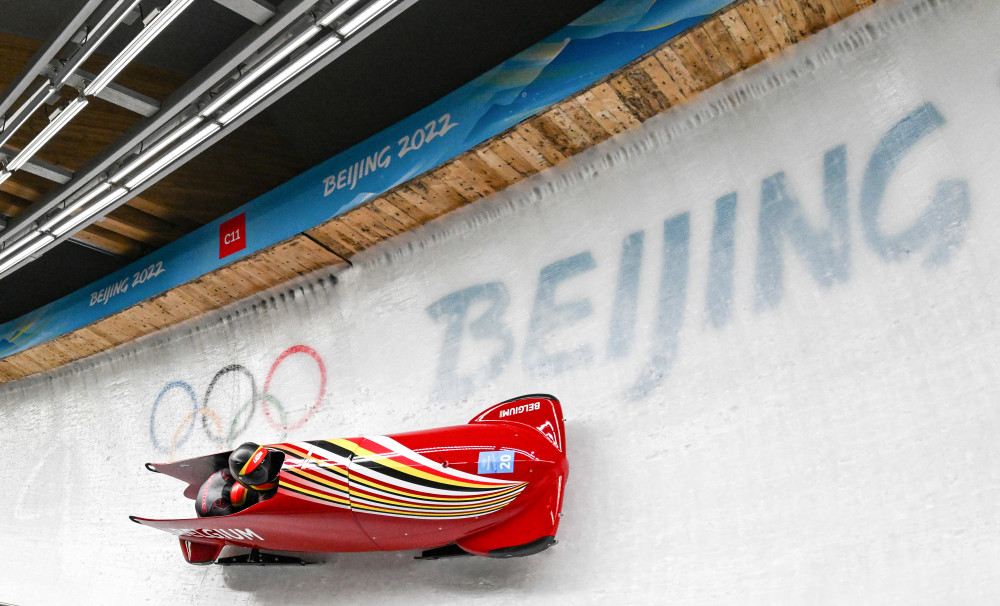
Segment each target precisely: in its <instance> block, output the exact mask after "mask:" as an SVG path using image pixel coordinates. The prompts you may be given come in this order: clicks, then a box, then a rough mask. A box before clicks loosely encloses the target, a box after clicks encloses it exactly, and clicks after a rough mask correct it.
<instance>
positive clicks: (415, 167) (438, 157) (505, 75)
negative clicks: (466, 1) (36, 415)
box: [0, 0, 729, 357]
mask: <svg viewBox="0 0 1000 606" xmlns="http://www.w3.org/2000/svg"><path fill="white" fill-rule="evenodd" d="M728 3H729V0H652V1H651V0H607V1H606V2H604V3H602V4H600V5H598V6H597V7H596V8H594V9H593V10H591V11H589V12H588V13H586V14H585V15H583V16H582V17H580V18H579V19H577V20H576V21H573V22H572V23H570V24H569V25H567V26H566V27H564V28H562V29H560V30H559V31H558V32H556V33H554V34H552V35H551V36H549V37H548V38H546V39H545V40H543V41H541V42H539V43H538V44H536V45H534V46H532V47H531V48H529V49H527V50H525V51H523V52H521V53H519V54H518V55H516V56H514V57H513V58H511V59H509V60H507V61H505V62H504V63H502V64H500V65H499V66H497V67H496V68H494V69H492V70H490V71H488V72H486V73H485V74H483V75H482V76H480V77H478V78H476V79H475V80H473V81H472V82H469V83H468V84H466V85H465V86H463V87H461V88H459V89H458V90H456V91H454V92H452V93H451V94H449V95H447V96H445V97H443V98H441V99H440V100H438V101H437V102H435V103H433V104H432V105H430V106H428V107H426V108H424V109H423V110H421V111H419V112H417V113H415V114H413V115H412V116H410V117H409V118H407V119H405V120H402V121H400V122H398V123H396V124H395V125H393V126H391V127H389V128H387V129H385V130H383V131H382V132H380V133H379V134H377V135H375V136H373V137H371V138H369V139H368V140H366V141H364V142H362V143H359V144H358V145H355V146H354V147H352V148H350V149H348V150H346V151H344V152H341V153H340V154H337V155H336V156H334V157H333V158H330V159H329V160H327V161H326V162H323V163H321V164H319V165H317V166H315V167H313V168H312V169H310V170H308V171H306V172H305V173H302V174H301V175H299V176H297V177H295V178H294V179H291V180H290V181H288V182H287V183H285V184H283V185H281V186H279V187H277V188H275V189H273V190H271V191H270V192H268V193H266V194H264V195H262V196H260V197H258V198H256V199H255V200H252V201H251V202H249V203H247V204H245V205H244V206H242V207H241V208H239V209H237V210H236V211H233V212H232V213H229V214H228V215H225V216H223V217H221V218H220V219H218V220H216V221H213V222H212V223H209V224H206V225H204V226H202V227H201V228H199V229H198V230H196V231H194V232H192V233H190V234H188V235H187V236H185V237H183V238H181V239H179V240H176V241H174V242H172V243H170V244H168V245H166V246H164V247H162V248H160V249H159V250H157V251H156V252H154V253H152V254H150V255H148V256H146V257H144V258H143V259H140V260H139V261H136V262H135V263H132V264H131V265H129V266H128V267H126V268H124V269H122V270H120V271H118V272H115V273H113V274H111V275H109V276H108V277H107V278H105V279H103V280H101V281H99V282H96V283H94V284H92V285H90V286H88V287H86V288H83V289H80V290H78V291H76V292H74V293H72V294H70V295H67V296H66V297H63V298H62V299H59V300H58V301H55V302H53V303H50V304H48V305H46V306H44V307H41V308H39V309H37V310H35V311H33V312H31V313H29V314H26V315H24V316H22V317H20V318H18V319H16V320H12V321H10V322H7V323H5V324H3V325H0V356H2V357H6V356H9V355H11V354H14V353H17V352H20V351H24V350H25V349H28V348H30V347H34V346H36V345H38V344H40V343H44V342H45V341H48V340H50V339H53V338H55V337H57V336H59V335H62V334H65V333H68V332H71V331H73V330H77V329H79V328H82V327H84V326H87V325H89V324H92V323H94V322H96V321H98V320H100V319H102V318H105V317H107V316H109V315H111V314H114V313H117V312H119V311H122V310H124V309H126V308H128V307H131V306H132V305H135V304H137V303H140V302H142V301H144V300H146V299H148V298H150V297H153V296H155V295H158V294H160V293H162V292H164V291H166V290H169V289H171V288H174V287H176V286H179V285H181V284H184V283H185V282H189V281H191V280H193V279H195V278H198V277H199V276H202V275H205V274H207V273H209V272H211V271H213V270H215V269H217V268H219V267H222V266H224V265H228V264H229V263H232V262H233V261H236V260H237V259H240V258H242V257H245V256H247V255H250V254H253V253H255V252H257V251H259V250H262V249H264V248H267V247H268V246H271V245H273V244H276V243H278V242H282V241H284V240H287V239H289V238H292V237H294V236H296V235H297V234H299V233H302V232H304V231H306V230H308V229H311V228H313V227H315V226H317V225H319V224H321V223H323V222H325V221H328V220H329V219H331V218H333V217H335V216H337V215H339V214H341V213H344V212H345V211H347V210H350V209H351V208H354V207H355V206H358V205H360V204H362V203H363V202H365V201H367V200H370V199H372V198H374V197H376V196H378V195H380V194H382V193H383V192H385V191H387V190H389V189H391V188H393V187H395V186H396V185H399V184H400V183H404V182H406V181H407V180H409V179H411V178H413V177H415V176H417V175H420V174H422V173H424V172H426V171H428V170H430V169H432V168H434V167H435V166H438V165H440V164H441V163H443V162H446V161H448V160H450V159H452V158H454V157H455V156H458V155H459V154H461V153H463V152H465V151H466V150H468V149H470V148H471V147H473V146H475V145H478V144H479V143H482V142H483V141H485V140H487V139H489V138H490V137H492V136H494V135H497V134H499V133H501V132H503V131H504V130H506V129H508V128H510V127H511V126H514V125H516V124H517V123H519V122H521V121H522V120H525V119H526V118H529V117H531V116H534V115H535V114H537V113H539V112H541V111H542V110H544V109H545V108H547V107H548V106H550V105H552V104H554V103H557V102H559V101H561V100H563V99H565V98H566V97H568V96H570V95H572V94H574V93H576V92H578V91H580V90H582V89H584V88H586V87H587V86H589V85H591V84H593V83H594V82H596V81H598V80H600V79H601V78H603V77H605V76H607V75H608V74H610V73H611V72H613V71H615V70H616V69H619V68H621V67H623V66H625V65H627V64H628V63H629V62H631V61H633V60H635V59H636V58H638V57H640V56H641V55H643V54H644V53H646V52H647V51H649V50H651V49H653V48H655V47H657V46H659V45H661V44H663V43H664V42H666V41H667V40H669V39H670V38H672V37H673V36H675V35H677V34H678V33H680V32H682V31H683V30H685V29H687V28H689V27H691V26H693V25H696V24H697V23H699V22H700V21H702V20H703V19H704V18H705V17H707V16H708V15H710V14H711V13H713V12H715V11H717V10H719V9H720V8H722V7H723V6H725V5H727V4H728Z"/></svg>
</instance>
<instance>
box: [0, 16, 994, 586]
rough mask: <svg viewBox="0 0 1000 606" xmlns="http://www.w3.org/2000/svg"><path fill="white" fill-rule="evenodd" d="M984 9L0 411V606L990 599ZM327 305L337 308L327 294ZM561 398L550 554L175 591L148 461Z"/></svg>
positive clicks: (745, 101) (163, 506) (869, 27)
mask: <svg viewBox="0 0 1000 606" xmlns="http://www.w3.org/2000/svg"><path fill="white" fill-rule="evenodd" d="M996 31H1000V5H997V4H996V3H994V2H990V1H988V0H978V1H975V0H951V1H943V0H942V1H934V2H931V1H920V2H918V1H911V0H905V1H898V2H888V1H887V2H883V3H879V4H878V5H876V6H874V7H872V8H870V9H866V10H865V11H863V12H862V13H860V14H859V15H857V16H855V17H854V18H851V19H848V20H847V21H846V22H844V23H842V24H840V25H838V26H836V27H834V28H832V29H831V30H829V31H827V32H824V33H821V34H820V35H818V36H816V37H815V39H813V40H811V41H807V42H806V43H804V44H802V45H800V47H797V48H796V49H794V52H792V53H789V54H788V55H786V56H785V57H784V58H782V59H781V60H780V61H776V62H769V63H765V64H762V65H759V66H758V67H756V68H754V69H752V70H750V71H749V72H747V73H746V74H744V75H742V76H740V77H737V78H734V79H733V80H732V81H730V82H728V83H726V84H725V85H723V86H720V87H717V88H716V89H713V90H712V91H709V93H707V94H704V95H702V96H701V97H700V98H699V100H698V102H697V103H695V104H693V105H691V106H690V107H689V108H685V109H683V110H681V111H671V112H668V113H667V114H665V115H663V116H661V117H659V118H657V119H654V120H651V121H650V122H648V123H647V124H646V125H645V127H644V128H643V129H642V130H641V131H639V132H637V133H635V134H632V135H629V136H624V137H619V138H616V139H615V140H612V141H610V142H608V143H606V144H603V145H601V146H599V147H597V148H595V149H593V150H592V151H591V152H588V153H586V154H583V155H582V156H579V157H577V158H575V159H574V160H573V161H572V162H571V163H569V164H568V165H567V166H565V167H563V168H559V169H556V170H552V171H549V172H548V173H546V174H543V175H540V176H538V177H536V178H533V179H530V180H528V181H527V182H525V183H523V184H522V185H521V186H519V187H516V188H514V189H512V190H510V191H507V192H505V193H503V194H501V195H499V196H497V197H496V199H495V200H490V201H486V202H483V203H480V204H477V205H474V206H473V207H471V208H469V209H467V211H468V212H461V213H456V214H455V215H454V216H450V217H447V218H446V219H445V220H444V221H440V222H438V223H436V224H433V225H431V226H428V227H427V228H425V229H422V230H420V231H418V232H415V233H413V234H411V236H410V237H409V238H408V239H407V240H405V241H401V242H394V243H393V244H392V245H391V246H388V247H385V248H381V249H378V250H376V251H375V252H374V253H373V254H370V255H368V256H367V257H366V258H364V259H360V260H357V261H358V262H357V263H356V264H355V266H354V267H353V268H352V269H350V270H348V271H347V272H345V273H343V274H341V275H340V276H339V277H338V279H337V280H336V281H335V280H333V279H331V277H330V276H317V277H316V278H315V279H314V280H312V281H310V282H308V283H304V284H303V285H301V286H300V287H298V288H296V289H295V290H294V291H293V292H291V293H284V294H277V295H276V296H275V297H274V298H273V299H266V300H261V301H257V302H255V303H253V304H247V305H243V306H240V307H238V308H235V309H232V310H228V312H227V313H226V314H223V317H218V318H210V319H205V320H204V321H202V322H200V323H199V324H197V325H193V326H187V327H183V328H181V329H178V330H176V331H174V332H172V333H170V334H167V335H163V336H158V337H155V338H149V339H145V340H142V341H140V342H138V343H136V344H135V345H134V346H130V347H127V348H123V349H121V350H119V351H116V352H111V353H109V354H106V355H102V356H98V357H96V358H94V359H92V360H89V361H85V362H84V363H81V364H76V365H74V366H72V367H69V368H67V369H64V370H62V371H59V372H55V373H51V374H49V375H45V376H42V377H38V378H33V379H30V380H25V381H22V382H19V383H16V384H8V385H5V386H3V387H0V444H2V448H0V453H2V454H0V465H2V468H3V476H2V477H3V478H4V480H5V484H6V486H5V500H4V502H5V504H4V505H3V506H2V507H0V541H2V545H3V549H2V550H0V601H6V602H12V603H16V604H62V603H67V602H68V601H70V600H73V601H74V602H75V603H86V604H114V603H122V604H136V603H194V604H221V603H224V604H291V603H295V604H329V603H360V602H364V603H376V604H431V603H466V604H552V603H557V604H558V603H571V602H572V603H595V604H596V603H606V602H607V601H608V600H615V601H616V602H618V603H625V604H639V603H643V604H646V603H663V604H733V603H740V604H773V603H780V604H860V603H871V604H907V605H911V604H990V603H993V601H994V600H995V598H996V596H997V595H1000V575H998V574H997V573H996V571H997V562H998V561H1000V536H998V528H1000V508H998V506H997V505H998V502H1000V441H998V440H997V439H996V436H997V433H998V430H1000V410H998V408H997V398H996V395H995V394H996V388H995V384H996V383H997V376H998V372H997V366H996V362H995V361H994V360H995V357H996V353H997V351H998V331H997V322H998V314H997V312H996V311H995V302H996V301H998V300H1000V278H998V277H997V272H996V269H995V268H996V266H997V263H998V262H1000V240H998V238H997V227H996V226H997V225H1000V206H998V203H997V200H996V193H995V189H996V187H997V186H998V184H1000V154H998V153H997V151H996V150H997V149H998V148H1000V60H998V59H1000V51H998V50H997V46H996V44H995V32H996ZM334 282H336V283H334ZM532 392H551V393H553V394H556V395H557V396H558V397H559V398H560V399H561V400H562V401H563V405H564V408H565V411H566V413H567V417H568V420H567V434H568V435H567V441H568V446H569V457H570V465H571V475H570V478H569V484H568V487H567V493H566V504H565V514H566V516H565V518H564V520H563V523H562V526H561V528H560V535H559V540H560V543H559V544H558V545H557V546H555V547H554V548H552V549H550V550H548V551H546V552H544V553H541V554H539V555H536V556H533V557H530V558H524V559H518V560H503V561H499V560H485V559H465V560H451V561H449V560H441V561H435V562H418V561H414V560H413V559H412V556H413V555H414V553H412V552H407V553H389V554H354V555H352V554H343V555H329V556H326V557H325V558H324V559H325V561H324V562H323V563H321V564H318V565H315V566H310V567H302V568H299V567H295V568H281V567H269V568H258V567H249V568H241V569H232V568H222V567H202V568H199V567H193V566H189V565H187V564H185V563H184V562H183V561H182V559H181V557H180V553H179V548H178V546H177V541H176V539H175V538H173V537H170V536H168V535H166V534H162V533H158V532H156V531H154V530H151V529H149V528H143V527H140V526H137V525H135V524H132V523H130V522H129V521H128V518H127V515H128V514H146V515H151V516H164V517H165V516H175V515H176V516H187V515H190V514H191V513H193V506H192V504H191V502H190V501H187V500H185V499H183V498H182V497H181V495H180V489H181V488H182V486H181V484H180V483H178V482H176V481H174V480H171V479H170V478H166V477H162V476H157V475H155V474H150V473H149V472H147V471H145V469H144V468H143V466H142V464H143V463H144V462H146V461H162V460H170V459H174V458H181V457H187V456H193V455H197V454H202V453H206V452H212V451H216V450H223V449H227V448H229V447H232V446H234V445H237V444H239V443H241V442H242V441H244V440H255V441H259V442H270V441H276V440H280V439H285V438H297V439H312V438H325V437H337V436H343V435H356V434H361V433H377V432H386V433H388V432H394V431H405V430H409V429H418V428H425V427H433V426H438V425H447V424H454V423H461V422H464V421H466V420H467V419H469V418H471V417H472V416H473V415H474V414H475V413H477V412H478V411H480V410H481V409H482V408H485V407H486V406H487V405H489V404H491V403H493V402H495V401H499V400H501V399H507V398H510V397H513V396H515V395H519V394H522V393H532Z"/></svg>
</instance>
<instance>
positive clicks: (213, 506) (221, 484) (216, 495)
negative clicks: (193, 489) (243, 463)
mask: <svg viewBox="0 0 1000 606" xmlns="http://www.w3.org/2000/svg"><path fill="white" fill-rule="evenodd" d="M258 498H259V497H258V495H257V494H256V493H252V492H250V491H249V490H247V487H246V486H244V485H242V484H240V483H239V482H237V481H236V480H235V479H233V475H232V474H231V473H230V472H229V470H228V469H220V470H219V471H217V472H215V473H213V474H212V475H210V476H208V479H207V480H205V483H204V484H202V485H201V489H200V490H199V491H198V498H197V499H195V502H194V508H195V511H196V512H197V513H198V517H199V518H204V517H208V516H225V515H229V514H231V513H236V512H237V511H242V510H243V509H246V508H247V507H249V506H251V505H253V504H254V503H256V502H257V501H258Z"/></svg>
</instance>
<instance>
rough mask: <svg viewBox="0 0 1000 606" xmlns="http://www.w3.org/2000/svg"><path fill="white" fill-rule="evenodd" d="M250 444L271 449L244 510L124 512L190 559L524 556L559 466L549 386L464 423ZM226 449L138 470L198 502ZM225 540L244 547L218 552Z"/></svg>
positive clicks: (535, 542)
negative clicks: (181, 485) (177, 483)
mask: <svg viewBox="0 0 1000 606" xmlns="http://www.w3.org/2000/svg"><path fill="white" fill-rule="evenodd" d="M260 448H261V450H262V451H263V450H266V451H267V452H268V453H270V454H271V455H272V456H275V457H277V459H278V466H277V467H275V470H276V471H275V473H276V474H277V480H276V482H274V483H271V484H268V485H267V486H268V487H271V486H273V488H272V489H271V491H270V493H262V494H265V496H262V497H258V498H260V500H259V501H258V502H256V503H253V504H252V505H250V506H249V507H247V508H245V509H242V510H239V511H237V512H236V513H231V514H228V515H210V514H207V517H196V518H190V519H176V520H153V519H147V518H139V517H135V516H132V517H131V519H132V520H133V521H134V522H137V523H139V524H144V525H146V526H152V527H154V528H159V529H160V530H164V531H167V532H169V533H172V534H175V535H177V536H179V537H180V544H181V551H182V553H183V554H184V558H185V559H186V560H187V561H188V562H190V563H192V564H209V563H212V562H215V561H216V560H217V559H218V562H219V563H267V562H284V561H298V560H294V559H293V558H289V557H287V556H281V555H279V554H273V553H271V552H282V551H285V552H288V551H291V552H355V551H392V550H409V549H420V550H424V551H423V554H422V557H424V558H428V559H433V558H438V557H449V556H456V555H478V556H487V557H515V556H525V555H531V554H534V553H538V552H540V551H542V550H544V549H546V548H548V547H549V546H550V545H552V544H554V543H555V535H556V530H557V528H558V527H559V518H560V516H561V515H562V514H561V510H562V499H563V490H564V488H565V486H566V477H567V474H568V473H569V464H568V463H567V461H566V443H565V432H564V426H563V417H562V408H561V406H560V404H559V401H558V400H556V399H555V398H554V397H552V396H550V395H530V396H523V397H520V398H515V399H513V400H508V401H506V402H502V403H500V404H497V405H495V406H492V407H491V408H489V409H487V410H485V411H484V412H482V413H481V414H480V415H478V416H477V417H476V418H474V419H473V420H472V421H470V422H469V423H468V424H467V425H459V426H454V427H444V428H440V429H428V430H424V431H415V432H410V433H402V434H396V435H390V436H374V437H359V438H340V439H333V440H315V441H303V442H288V443H281V444H267V445H265V446H263V447H260ZM230 454H231V453H230V452H223V453H218V454H214V455H208V456H204V457H198V458H194V459H188V460H184V461H177V462H174V463H168V464H155V465H154V464H147V468H149V469H150V470H152V471H156V472H159V473H164V474H167V475H170V476H173V477H175V478H178V479H180V480H183V481H185V482H187V484H188V487H187V489H186V490H185V491H184V496H186V497H188V498H190V499H196V498H200V499H204V495H199V491H205V490H207V488H205V486H206V485H207V484H208V482H207V481H206V478H209V477H210V476H213V474H216V475H218V474H219V473H220V472H221V473H226V472H225V471H224V470H225V469H227V466H229V467H231V462H230ZM255 458H256V457H255ZM241 464H242V463H241ZM252 464H253V463H250V462H248V463H247V465H252ZM243 469H244V470H245V469H246V467H245V466H244V467H243ZM235 473H236V472H234V474H235ZM227 477H228V476H227ZM233 486H234V490H233V496H234V499H235V495H236V489H239V490H240V491H246V487H245V486H242V485H236V484H233ZM257 490H260V488H259V487H258V488H257ZM201 505H203V503H202V504H201ZM201 505H196V508H197V511H198V512H199V515H202V513H201V512H202V509H201V508H200V507H201ZM226 545H231V546H236V547H243V548H248V549H250V550H251V551H250V555H243V556H235V557H232V558H221V559H219V554H220V552H221V551H222V549H223V548H224V547H225V546H226ZM265 552H266V553H265Z"/></svg>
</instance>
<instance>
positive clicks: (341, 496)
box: [272, 436, 527, 519]
mask: <svg viewBox="0 0 1000 606" xmlns="http://www.w3.org/2000/svg"><path fill="white" fill-rule="evenodd" d="M272 447H276V448H279V449H280V450H282V451H283V452H285V454H286V456H285V464H284V466H283V467H282V470H281V476H280V488H279V489H280V490H282V491H285V493H286V494H288V495H289V496H294V497H297V498H301V499H305V500H308V501H312V502H314V503H321V504H324V505H329V506H332V507H342V508H350V509H352V510H354V511H359V512H365V513H370V514H374V515H385V516H394V517H406V518H433V519H455V518H468V517H474V516H481V515H485V514H489V513H493V512H495V511H499V510H500V509H503V508H504V507H506V506H507V505H508V504H509V503H510V502H511V501H513V500H514V499H515V498H517V496H518V495H519V494H520V493H521V491H523V490H524V488H525V487H526V486H527V482H518V481H510V480H500V479H496V478H489V477H484V476H479V475H474V474H470V473H465V472H462V471H458V470H455V469H451V468H446V467H443V466H442V465H440V464H439V463H437V462H436V461H432V460H430V459H427V458H425V457H424V456H422V455H420V454H418V453H416V452H414V451H412V450H410V449H408V448H406V447H405V446H403V445H402V444H400V443H399V442H396V441H395V440H393V439H391V438H388V437H385V436H377V437H374V438H355V439H337V440H329V441H317V442H297V443H291V444H279V445H275V446H272Z"/></svg>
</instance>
